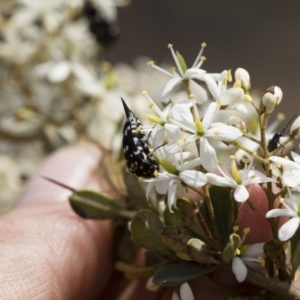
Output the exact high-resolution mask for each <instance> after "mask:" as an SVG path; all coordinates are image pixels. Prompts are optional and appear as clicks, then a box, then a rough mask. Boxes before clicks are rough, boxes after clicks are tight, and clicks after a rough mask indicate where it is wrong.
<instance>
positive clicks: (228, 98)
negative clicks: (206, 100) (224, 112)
mask: <svg viewBox="0 0 300 300" xmlns="http://www.w3.org/2000/svg"><path fill="white" fill-rule="evenodd" d="M243 98H244V90H243V89H242V88H238V87H235V88H230V89H228V90H226V91H225V92H224V93H222V95H221V96H220V99H219V100H220V101H221V104H222V105H229V106H233V105H234V104H236V103H237V102H239V101H241V100H243Z"/></svg>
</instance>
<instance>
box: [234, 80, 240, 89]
mask: <svg viewBox="0 0 300 300" xmlns="http://www.w3.org/2000/svg"><path fill="white" fill-rule="evenodd" d="M233 87H238V88H240V87H242V82H241V81H240V80H236V81H235V83H234V84H233Z"/></svg>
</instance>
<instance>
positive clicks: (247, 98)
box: [244, 94, 253, 103]
mask: <svg viewBox="0 0 300 300" xmlns="http://www.w3.org/2000/svg"><path fill="white" fill-rule="evenodd" d="M244 100H245V101H247V102H250V103H251V102H253V100H252V98H251V96H250V95H246V94H245V95H244Z"/></svg>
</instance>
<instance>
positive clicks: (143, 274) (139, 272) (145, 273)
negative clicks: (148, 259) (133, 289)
mask: <svg viewBox="0 0 300 300" xmlns="http://www.w3.org/2000/svg"><path fill="white" fill-rule="evenodd" d="M161 265H162V263H160V264H158V265H156V266H150V267H137V266H133V265H130V264H126V263H124V262H121V261H117V262H116V264H115V267H116V269H117V270H118V271H121V272H123V273H124V274H125V276H126V277H127V278H129V279H136V278H149V277H151V276H152V275H153V273H154V272H155V271H156V270H157V269H158V268H159V267H160V266H161Z"/></svg>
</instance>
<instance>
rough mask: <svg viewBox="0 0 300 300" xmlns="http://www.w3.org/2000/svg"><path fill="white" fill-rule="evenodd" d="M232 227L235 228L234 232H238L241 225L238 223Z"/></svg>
mask: <svg viewBox="0 0 300 300" xmlns="http://www.w3.org/2000/svg"><path fill="white" fill-rule="evenodd" d="M232 229H233V231H234V232H237V231H238V230H239V229H240V227H239V226H238V225H236V226H233V228H232Z"/></svg>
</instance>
